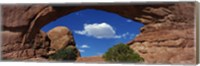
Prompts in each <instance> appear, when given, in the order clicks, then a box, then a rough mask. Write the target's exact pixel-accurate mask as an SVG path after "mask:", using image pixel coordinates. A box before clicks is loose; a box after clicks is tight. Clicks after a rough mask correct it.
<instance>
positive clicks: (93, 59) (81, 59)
mask: <svg viewBox="0 0 200 66" xmlns="http://www.w3.org/2000/svg"><path fill="white" fill-rule="evenodd" d="M76 62H88V63H105V62H106V61H105V60H104V59H103V58H102V56H91V57H78V58H77V60H76Z"/></svg>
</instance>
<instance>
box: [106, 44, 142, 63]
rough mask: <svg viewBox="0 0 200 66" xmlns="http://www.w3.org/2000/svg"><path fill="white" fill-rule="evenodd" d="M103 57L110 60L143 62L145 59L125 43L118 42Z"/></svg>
mask: <svg viewBox="0 0 200 66" xmlns="http://www.w3.org/2000/svg"><path fill="white" fill-rule="evenodd" d="M103 58H104V59H105V60H106V61H109V62H142V61H144V60H143V58H142V57H140V56H139V55H138V54H137V53H136V52H134V51H133V50H132V49H131V48H129V46H127V45H125V44H122V43H120V44H117V45H115V46H113V47H112V48H110V49H109V50H108V51H107V52H106V53H105V54H104V55H103Z"/></svg>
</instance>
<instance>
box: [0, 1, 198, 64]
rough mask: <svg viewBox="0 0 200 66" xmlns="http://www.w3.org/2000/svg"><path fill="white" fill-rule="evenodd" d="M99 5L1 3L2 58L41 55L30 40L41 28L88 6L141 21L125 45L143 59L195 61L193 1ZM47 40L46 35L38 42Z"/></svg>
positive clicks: (34, 41)
mask: <svg viewBox="0 0 200 66" xmlns="http://www.w3.org/2000/svg"><path fill="white" fill-rule="evenodd" d="M102 5H103V6H98V5H82V6H76V5H65V4H63V6H58V5H51V4H44V5H37V4H34V5H3V6H2V12H3V13H2V15H3V23H2V27H3V31H2V32H1V33H2V37H3V43H2V48H3V49H2V53H3V58H8V59H16V58H18V59H22V57H25V59H28V58H33V57H35V56H40V55H42V54H39V55H38V53H36V52H35V51H36V50H33V47H34V44H32V43H36V42H37V41H36V40H37V39H38V38H37V35H40V34H41V33H40V28H41V27H43V26H44V25H46V24H48V23H50V22H51V21H53V20H56V19H57V18H59V17H62V16H64V15H67V14H70V13H72V12H75V11H78V10H82V9H88V8H89V9H98V10H103V11H107V12H112V13H116V14H119V15H121V16H123V17H126V18H130V19H133V20H136V21H139V22H141V23H143V24H144V27H142V28H141V34H139V35H138V36H137V37H136V38H135V39H134V40H133V41H130V42H129V43H128V45H130V47H131V48H133V49H134V50H135V51H136V52H138V53H139V54H140V55H141V56H142V57H143V58H144V59H145V62H146V63H176V64H179V63H196V50H195V43H194V41H195V38H194V35H195V33H194V31H195V29H194V25H195V24H194V8H195V4H194V3H176V2H174V3H152V4H143V3H141V4H124V5H121V4H112V5H110V4H102ZM43 37H45V36H43ZM48 42H49V40H48V39H47V38H45V39H44V40H42V41H40V42H39V43H48ZM48 45H50V44H48ZM45 46H46V45H45ZM49 47H50V46H48V47H46V48H49ZM40 49H44V48H40ZM40 51H43V50H40ZM44 51H46V50H44ZM48 51H49V50H47V52H48Z"/></svg>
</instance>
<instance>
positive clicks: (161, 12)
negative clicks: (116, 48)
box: [128, 3, 196, 64]
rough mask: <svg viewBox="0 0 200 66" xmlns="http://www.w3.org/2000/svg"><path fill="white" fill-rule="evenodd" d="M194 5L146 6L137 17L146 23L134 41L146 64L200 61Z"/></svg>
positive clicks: (132, 45) (192, 62) (131, 45)
mask: <svg viewBox="0 0 200 66" xmlns="http://www.w3.org/2000/svg"><path fill="white" fill-rule="evenodd" d="M194 8H195V7H194V4H192V3H183V4H175V5H174V6H169V7H156V8H154V7H153V8H152V7H149V8H145V9H144V10H143V12H146V13H149V14H152V15H155V16H159V17H155V16H152V15H146V14H144V15H142V17H137V18H136V20H139V21H140V22H142V23H144V24H145V26H144V27H142V28H141V33H140V34H139V35H138V36H137V37H136V38H135V39H134V40H133V41H131V42H130V43H128V44H129V45H130V47H131V48H133V49H134V50H135V51H136V52H138V53H139V54H140V55H141V56H142V57H143V58H144V59H145V62H146V63H165V64H166V63H174V64H179V63H181V64H194V63H196V43H194V42H195V34H196V33H195V32H194V31H195V29H194V27H195V22H194V19H195V18H194V13H195V11H194Z"/></svg>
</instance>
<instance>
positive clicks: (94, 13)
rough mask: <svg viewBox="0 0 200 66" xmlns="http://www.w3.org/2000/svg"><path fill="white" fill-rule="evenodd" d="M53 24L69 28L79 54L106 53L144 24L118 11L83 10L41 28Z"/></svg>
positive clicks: (134, 34)
mask: <svg viewBox="0 0 200 66" xmlns="http://www.w3.org/2000/svg"><path fill="white" fill-rule="evenodd" d="M56 26H66V27H68V28H69V29H70V30H71V31H72V33H73V36H74V39H75V42H76V47H77V48H78V49H79V51H80V52H81V56H82V57H86V56H97V55H102V54H103V53H105V52H106V51H107V50H108V49H109V48H111V47H112V46H113V45H115V44H118V43H127V42H129V41H130V40H133V39H134V38H135V36H136V35H137V34H139V33H140V28H141V27H142V26H143V24H141V23H138V22H135V21H133V20H130V19H128V18H124V17H122V16H120V15H118V14H115V13H110V12H106V11H102V10H95V9H85V10H80V11H76V12H73V13H71V14H68V15H65V16H63V17H60V18H58V19H57V20H55V21H53V22H51V23H49V24H47V25H45V26H44V27H42V28H41V29H42V30H43V31H45V32H48V31H49V30H51V29H52V28H54V27H56Z"/></svg>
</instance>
